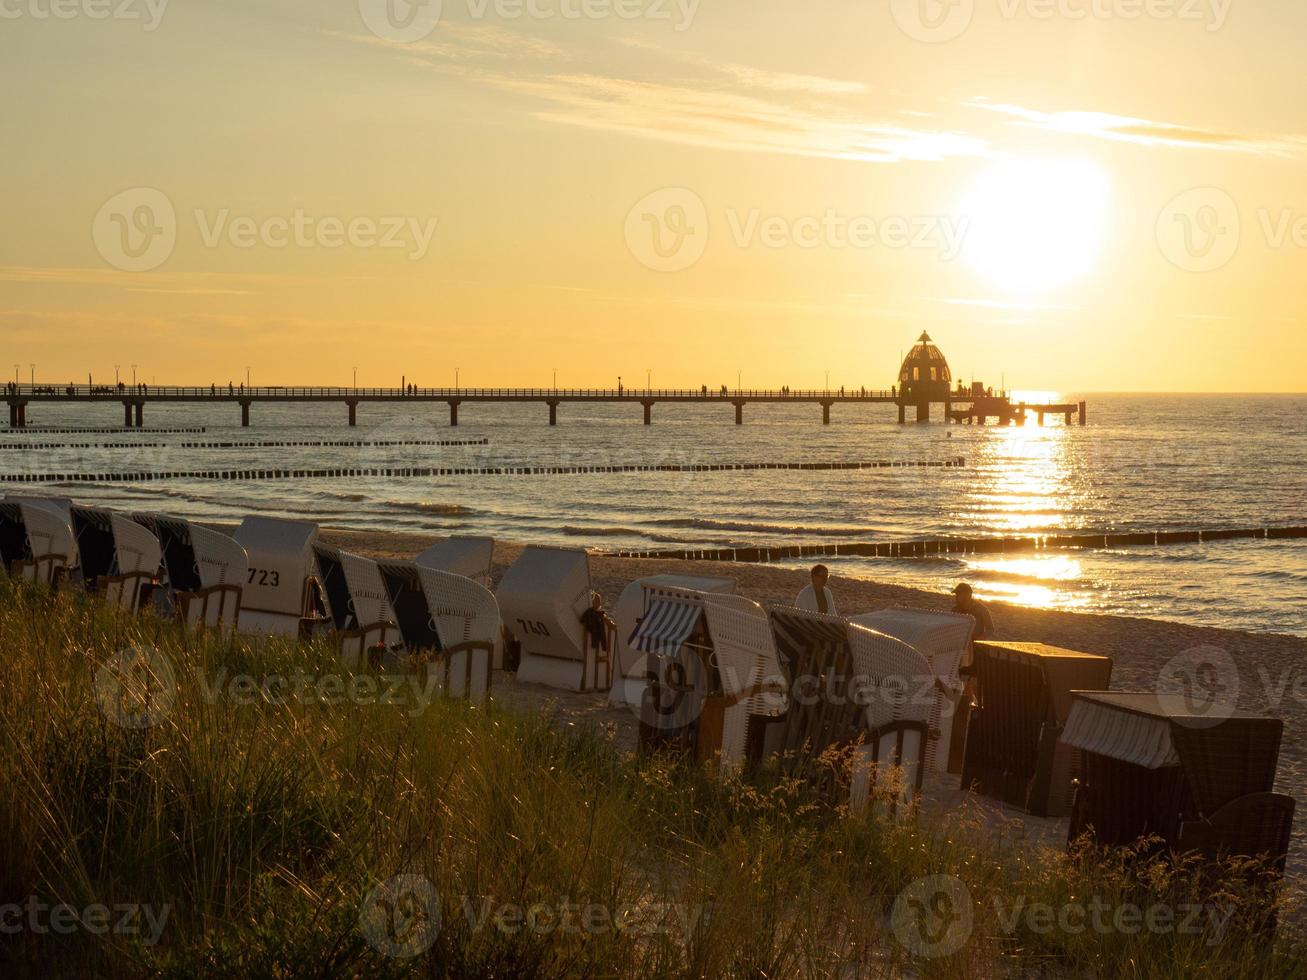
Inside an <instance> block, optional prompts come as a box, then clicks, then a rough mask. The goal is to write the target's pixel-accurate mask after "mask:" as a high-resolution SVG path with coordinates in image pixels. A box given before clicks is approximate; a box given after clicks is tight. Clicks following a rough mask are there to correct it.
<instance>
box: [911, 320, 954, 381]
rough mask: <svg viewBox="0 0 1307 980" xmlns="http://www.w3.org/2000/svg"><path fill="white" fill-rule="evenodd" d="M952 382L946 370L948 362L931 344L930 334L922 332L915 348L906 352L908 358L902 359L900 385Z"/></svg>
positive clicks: (951, 376)
mask: <svg viewBox="0 0 1307 980" xmlns="http://www.w3.org/2000/svg"><path fill="white" fill-rule="evenodd" d="M914 369H915V370H914ZM952 380H953V375H952V373H951V372H950V371H949V369H948V361H946V360H944V355H943V354H941V353H940V351H939V348H938V347H936V346H935V345H934V344H933V343H931V341H930V334H928V333H926V332H925V331H924V330H923V331H922V333H921V337H920V339H918V341H917V344H916V346H915V347H913V348H912V350H910V351H908V356H907V357H905V358H904V359H903V367H902V368H901V369H900V370H899V381H900V383H902V384H907V385H911V384H914V383H920V382H924V381H935V382H941V381H942V382H945V383H949V382H951V381H952Z"/></svg>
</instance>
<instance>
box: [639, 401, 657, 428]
mask: <svg viewBox="0 0 1307 980" xmlns="http://www.w3.org/2000/svg"><path fill="white" fill-rule="evenodd" d="M640 404H641V405H643V406H644V424H645V425H653V407H654V403H653V402H651V401H648V400H647V399H646V400H645V401H642V402H641V403H640Z"/></svg>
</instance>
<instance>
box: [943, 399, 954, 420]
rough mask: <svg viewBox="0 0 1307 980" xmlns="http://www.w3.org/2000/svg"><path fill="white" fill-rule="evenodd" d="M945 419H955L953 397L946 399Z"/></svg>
mask: <svg viewBox="0 0 1307 980" xmlns="http://www.w3.org/2000/svg"><path fill="white" fill-rule="evenodd" d="M944 421H945V422H952V421H953V399H951V398H948V399H945V401H944Z"/></svg>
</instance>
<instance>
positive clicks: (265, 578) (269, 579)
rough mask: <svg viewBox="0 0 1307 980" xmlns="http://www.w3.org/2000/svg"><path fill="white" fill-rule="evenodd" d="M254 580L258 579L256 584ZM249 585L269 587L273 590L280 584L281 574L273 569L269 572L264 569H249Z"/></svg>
mask: <svg viewBox="0 0 1307 980" xmlns="http://www.w3.org/2000/svg"><path fill="white" fill-rule="evenodd" d="M256 578H257V579H258V581H257V582H256V581H254V580H255V579H256ZM249 584H250V585H269V586H271V587H272V588H274V589H275V588H276V587H277V586H278V585H280V584H281V573H280V572H278V571H276V570H275V569H274V570H272V571H269V570H268V569H266V568H251V569H250V581H249Z"/></svg>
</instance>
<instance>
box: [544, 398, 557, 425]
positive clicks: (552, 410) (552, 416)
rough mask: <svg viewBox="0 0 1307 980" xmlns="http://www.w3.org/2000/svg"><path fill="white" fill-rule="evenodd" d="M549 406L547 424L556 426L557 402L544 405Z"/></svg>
mask: <svg viewBox="0 0 1307 980" xmlns="http://www.w3.org/2000/svg"><path fill="white" fill-rule="evenodd" d="M546 404H547V405H548V406H549V424H550V425H557V424H558V402H556V401H550V402H547V403H546Z"/></svg>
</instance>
